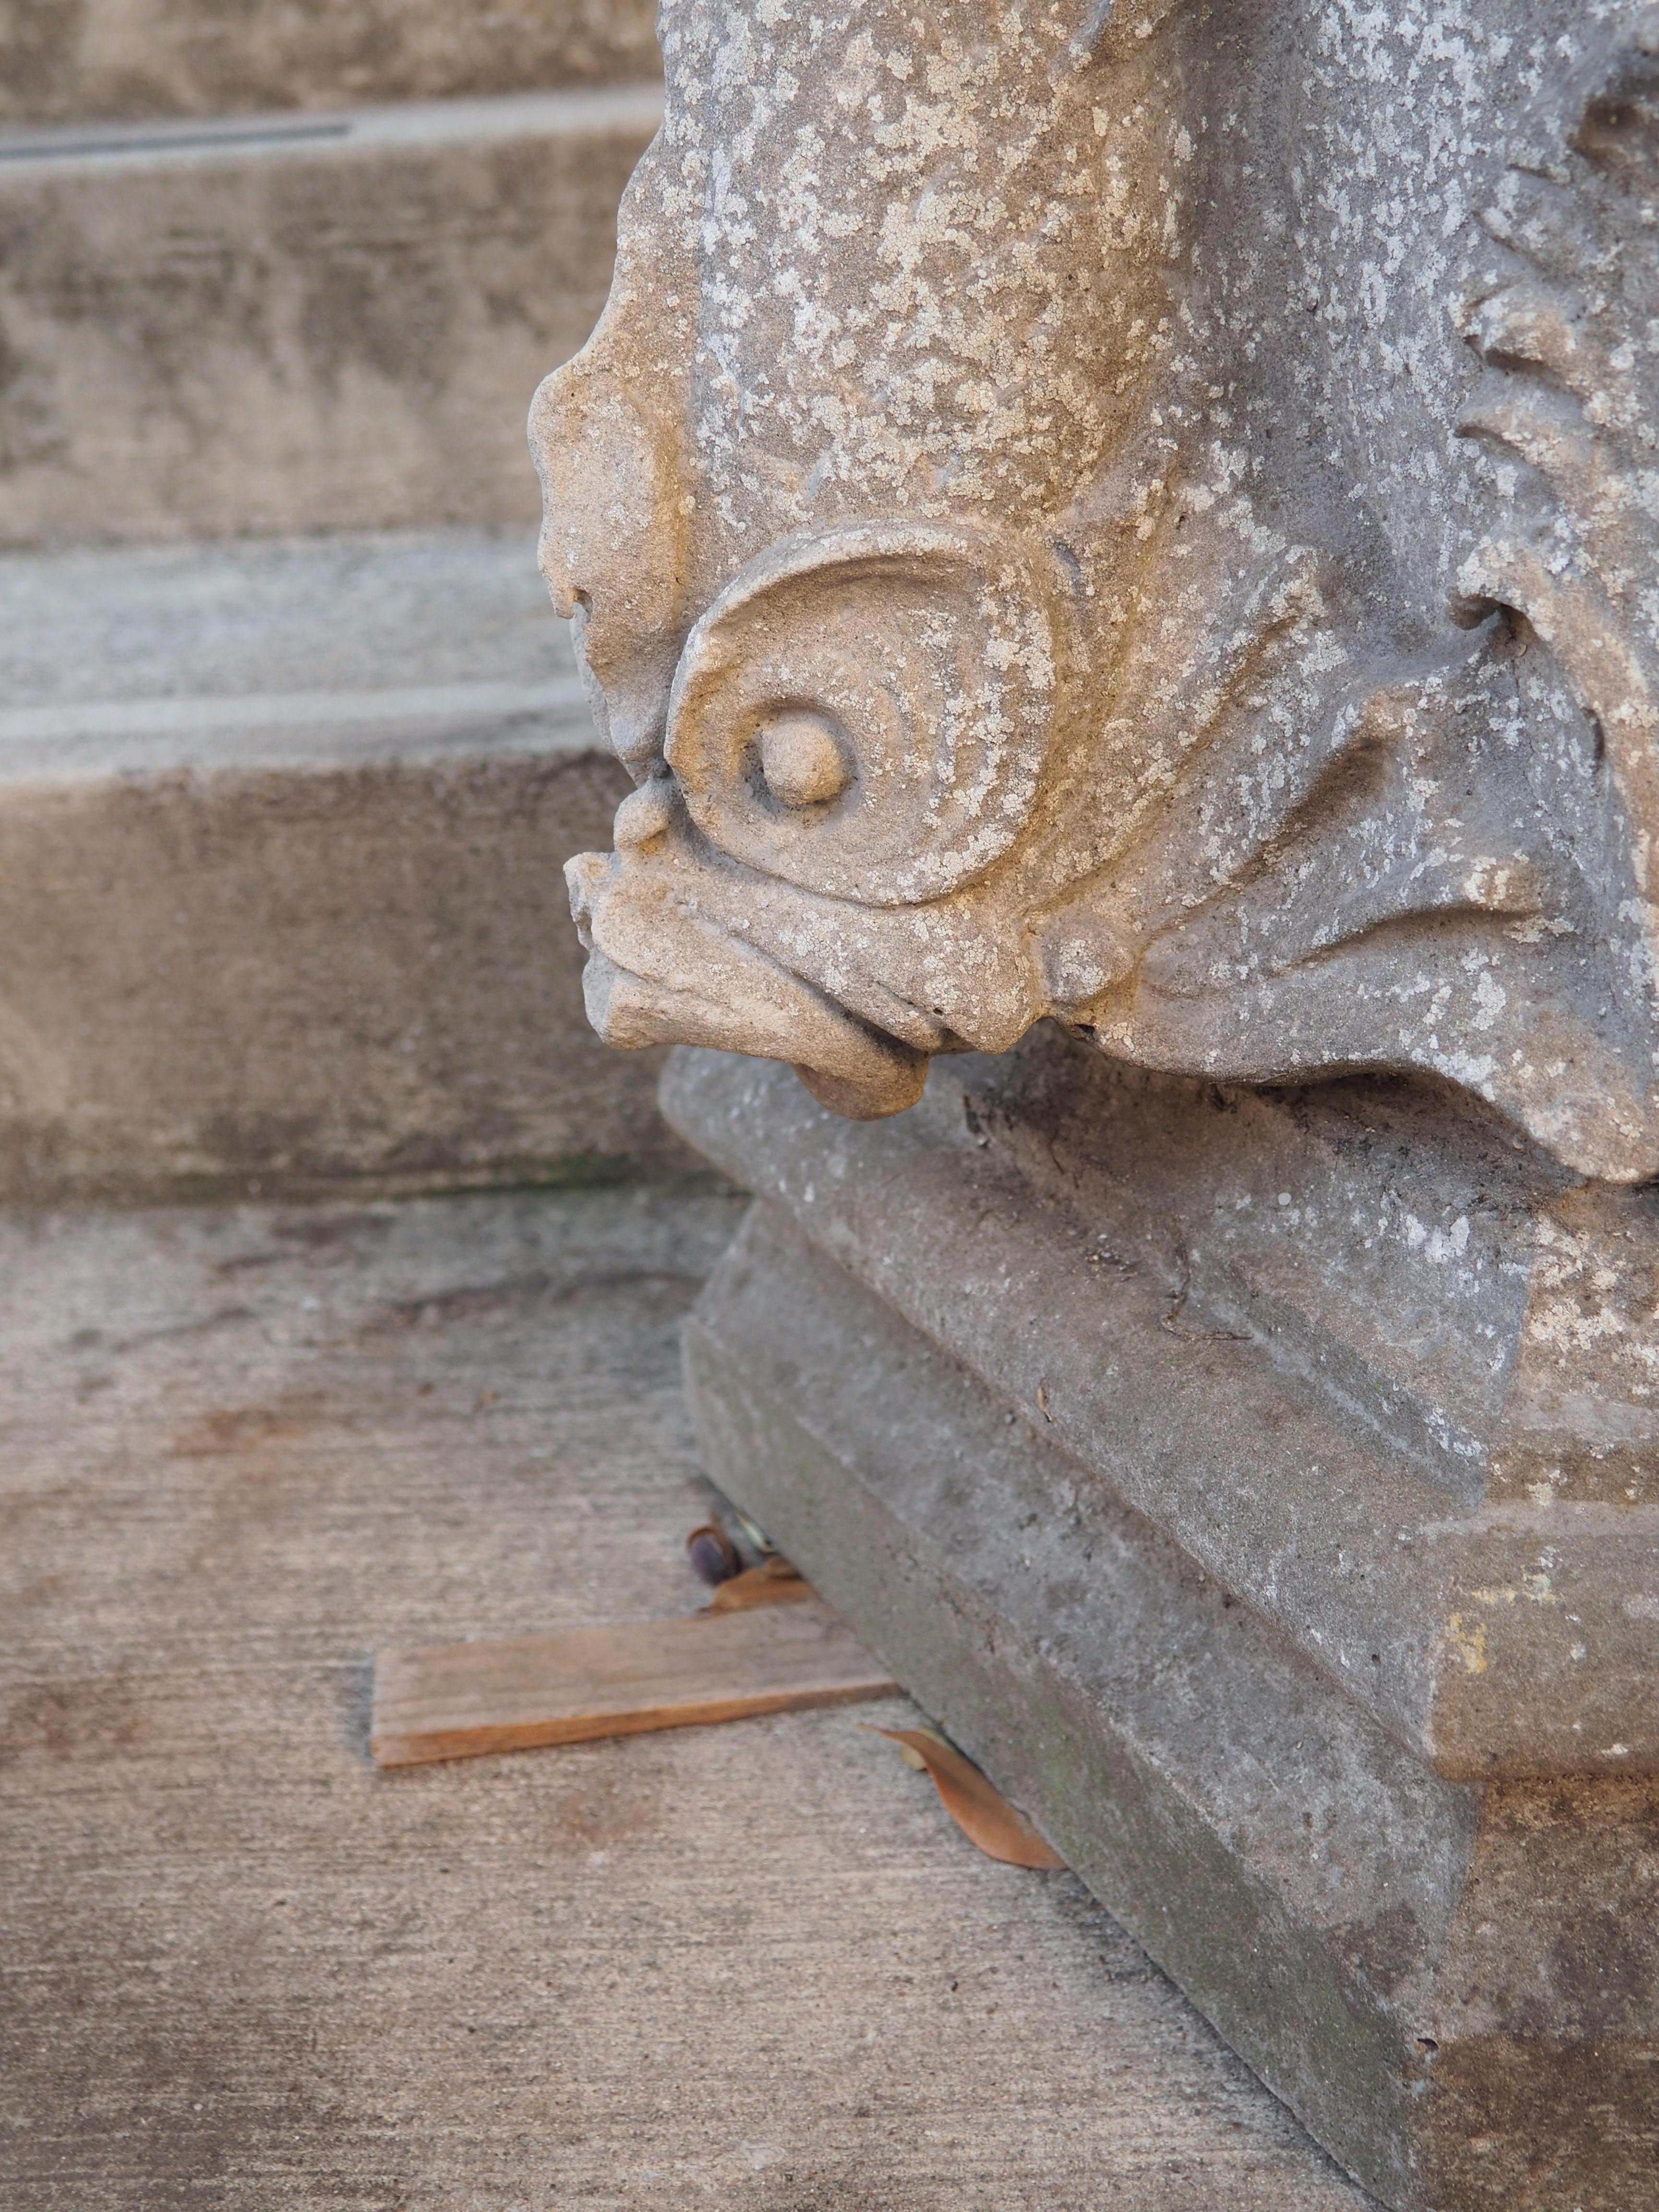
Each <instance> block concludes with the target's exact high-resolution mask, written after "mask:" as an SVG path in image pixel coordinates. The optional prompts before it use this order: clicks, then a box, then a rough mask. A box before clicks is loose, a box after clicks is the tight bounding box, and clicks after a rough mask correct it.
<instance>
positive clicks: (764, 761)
mask: <svg viewBox="0 0 1659 2212" xmlns="http://www.w3.org/2000/svg"><path fill="white" fill-rule="evenodd" d="M757 750H758V751H759V754H760V771H761V775H762V777H763V780H764V781H765V784H766V788H767V789H768V791H769V792H770V793H771V794H772V796H773V798H774V799H776V800H777V801H778V803H779V805H782V806H796V807H799V806H823V805H826V804H827V803H828V802H829V800H830V799H839V798H840V797H841V795H842V792H843V791H845V790H846V788H847V787H848V784H849V783H851V781H853V772H852V769H850V768H849V767H848V764H847V756H846V753H845V752H844V751H843V750H842V741H841V739H840V738H839V737H838V736H837V734H836V731H835V729H834V727H833V726H832V725H831V724H830V722H829V720H828V719H827V718H826V717H825V716H824V715H823V714H813V713H812V712H811V709H810V708H799V707H797V708H783V709H782V711H781V713H779V714H776V715H775V716H774V717H773V718H772V719H771V720H769V721H764V722H763V723H762V724H761V726H760V731H759V733H758V745H757Z"/></svg>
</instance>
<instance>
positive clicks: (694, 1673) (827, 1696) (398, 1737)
mask: <svg viewBox="0 0 1659 2212" xmlns="http://www.w3.org/2000/svg"><path fill="white" fill-rule="evenodd" d="M897 1688H898V1685H897V1683H896V1682H895V1681H894V1680H892V1679H891V1677H890V1675H889V1674H887V1673H886V1672H885V1670H884V1668H881V1667H879V1666H878V1665H877V1663H876V1662H875V1661H874V1660H873V1659H872V1658H871V1657H870V1656H869V1654H868V1653H867V1652H866V1650H863V1648H862V1647H861V1646H860V1644H858V1643H857V1642H856V1641H855V1639H854V1637H853V1636H852V1634H851V1632H849V1631H848V1629H847V1627H846V1626H844V1625H843V1624H842V1622H841V1621H840V1620H837V1619H836V1615H835V1614H834V1613H831V1612H830V1610H829V1607H828V1606H826V1605H825V1604H824V1603H823V1600H822V1599H820V1598H806V1599H804V1600H802V1601H799V1602H798V1603H795V1604H792V1605H770V1606H766V1607H762V1608H760V1609H758V1610H757V1611H752V1612H733V1613H708V1614H702V1615H698V1616H695V1617H693V1618H691V1619H690V1620H641V1621H632V1622H627V1623H623V1624H621V1625H617V1626H605V1627H602V1628H568V1629H563V1630H561V1631H559V1632H556V1633H554V1634H552V1635H548V1636H514V1637H508V1638H504V1639H501V1640H500V1641H489V1642H486V1641H483V1640H480V1641H478V1642H477V1643H472V1644H428V1645H426V1646H425V1647H423V1648H416V1649H415V1650H403V1651H382V1652H381V1653H380V1655H379V1656H378V1657H377V1659H376V1660H375V1662H374V1721H373V1725H372V1733H371V1735H370V1740H369V1741H370V1748H371V1750H372V1751H373V1753H374V1758H375V1760H376V1762H377V1763H378V1764H379V1765H381V1766H416V1765H422V1764H423V1763H425V1762H426V1761H428V1760H430V1759H467V1758H471V1757H473V1756H475V1755H476V1754H477V1753H480V1752H490V1751H528V1750H531V1749H533V1748H534V1747H537V1746H538V1745H542V1744H555V1743H582V1742H585V1741H588V1740H589V1739H591V1738H592V1737H594V1736H605V1735H634V1734H636V1733H638V1732H641V1731H643V1730H645V1729H669V1728H691V1727H697V1726H702V1725H704V1724H706V1723H709V1722H712V1721H730V1720H738V1719H740V1718H742V1717H744V1716H745V1715H747V1714H750V1713H780V1712H787V1711H791V1710H792V1709H793V1708H795V1707H798V1706H803V1705H841V1704H843V1703H846V1702H848V1701H850V1700H852V1699H858V1698H884V1697H889V1696H890V1695H891V1694H892V1693H893V1692H895V1691H896V1689H897Z"/></svg>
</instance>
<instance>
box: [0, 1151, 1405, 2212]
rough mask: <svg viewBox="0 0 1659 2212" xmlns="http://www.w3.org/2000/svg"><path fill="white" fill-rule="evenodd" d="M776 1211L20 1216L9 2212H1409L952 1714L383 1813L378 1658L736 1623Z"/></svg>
mask: <svg viewBox="0 0 1659 2212" xmlns="http://www.w3.org/2000/svg"><path fill="white" fill-rule="evenodd" d="M737 1211H738V1209H737V1208H736V1207H735V1206H732V1203H731V1202H730V1201H718V1200H708V1199H704V1200H690V1201H687V1200H665V1198H663V1197H662V1196H661V1195H659V1194H647V1193H642V1192H631V1193H605V1194H562V1195H557V1196H550V1195H548V1194H526V1193H514V1194H491V1195H489V1196H481V1197H471V1198H459V1199H448V1200H442V1201H417V1202H414V1203H410V1204H404V1205H399V1206H386V1205H378V1204H377V1205H374V1206H313V1207H306V1208H300V1209H293V1208H283V1207H271V1206H239V1207H234V1208H227V1209H220V1208H215V1207H195V1208H191V1209H186V1210H183V1211H176V1210H161V1211H157V1212H129V1213H126V1214H124V1215H120V1216H115V1217H110V1216H104V1217H100V1216H97V1215H88V1214H81V1215H77V1216H73V1217H65V1216H63V1215H55V1216H51V1217H46V1218H41V1217H39V1216H33V1217H29V1218H18V1217H16V1216H3V1215H0V1401H3V1405H4V1408H5V1421H6V1428H5V1439H6V1449H5V1453H4V1455H3V1461H0V1513H3V1516H4V1527H5V1541H4V1543H3V1545H0V1612H3V1614H4V1618H5V1622H6V1635H5V1638H4V1640H3V1649H0V1896H3V1899H4V1905H3V1911H0V1922H3V1927H4V1935H3V1939H0V1944H3V1964H4V1969H5V1976H6V1984H5V1986H6V1998H5V2002H4V2003H3V2004H0V2203H3V2205H4V2206H5V2208H6V2212H174V2208H178V2207H182V2206H185V2205H192V2204H193V2205H210V2206H212V2207H213V2208H214V2212H320V2208H323V2207H328V2208H330V2212H397V2208H400V2207H404V2208H408V2212H453V2208H458V2207H461V2206H466V2207H469V2208H471V2207H474V2206H479V2207H482V2206H485V2205H488V2206H489V2207H490V2208H492V2212H495V2208H500V2212H506V2208H507V2207H520V2208H523V2212H576V2208H581V2212H588V2208H593V2212H599V2208H601V2207H604V2208H611V2207H615V2208H617V2212H624V2208H625V2212H665V2208H668V2207H673V2208H675V2209H676V2212H678V2208H679V2207H680V2206H682V2205H686V2204H692V2205H695V2204H699V2203H704V2202H708V2203H718V2204H720V2205H722V2206H731V2207H734V2208H736V2212H779V2208H780V2207H781V2206H787V2207H788V2208H789V2212H803V2208H806V2207H811V2208H813V2212H817V2208H823V2212H853V2208H857V2212H961V2208H963V2207H968V2208H971V2212H1363V2208H1364V2199H1363V2198H1362V2197H1361V2195H1360V2192H1359V2191H1358V2190H1356V2189H1355V2188H1354V2187H1353V2186H1352V2185H1351V2184H1350V2183H1348V2182H1346V2181H1345V2180H1344V2179H1342V2178H1341V2177H1340V2175H1339V2174H1338V2173H1337V2172H1335V2171H1334V2168H1333V2167H1332V2166H1330V2164H1329V2162H1328V2160H1326V2159H1325V2158H1324V2157H1323V2155H1322V2154H1321V2153H1320V2152H1319V2151H1318V2150H1317V2149H1316V2148H1315V2147H1314V2146H1313V2145H1312V2144H1311V2143H1310V2142H1309V2141H1308V2139H1307V2137H1306V2136H1304V2134H1303V2132H1302V2130H1300V2129H1299V2128H1298V2127H1297V2124H1296V2123H1295V2121H1294V2120H1293V2119H1292V2118H1291V2116H1290V2114H1289V2113H1288V2112H1285V2108H1284V2107H1283V2106H1282V2105H1279V2104H1277V2103H1276V2102H1275V2101H1274V2100H1273V2099H1272V2098H1271V2097H1269V2096H1268V2095H1267V2093H1266V2092H1265V2091H1264V2090H1262V2089H1261V2087H1260V2086H1259V2085H1258V2084H1257V2083H1256V2082H1255V2081H1252V2080H1251V2079H1250V2077H1249V2074H1248V2072H1247V2071H1246V2069H1244V2068H1243V2066H1242V2065H1241V2064H1240V2063H1239V2062H1238V2061H1237V2059H1236V2058H1235V2057H1232V2056H1231V2053H1229V2052H1228V2051H1226V2050H1225V2048H1224V2047H1223V2046H1222V2045H1220V2043H1219V2042H1218V2039H1217V2038H1216V2037H1215V2035H1214V2034H1213V2033H1212V2031H1211V2030H1210V2029H1209V2028H1208V2027H1206V2024H1205V2023H1204V2021H1202V2020H1201V2019H1200V2017H1199V2016H1198V2015H1196V2014H1195V2013H1194V2011H1193V2009H1192V2008H1191V2007H1190V2006H1188V2004H1186V2003H1185V2002H1183V2001H1182V1998H1181V1996H1179V1994H1178V1993H1177V1992H1176V1990H1174V1989H1173V1988H1172V1987H1171V1986H1170V1984H1169V1982H1168V1981H1166V1980H1165V1978H1164V1976H1163V1975H1162V1974H1161V1973H1159V1972H1158V1969H1157V1968H1156V1967H1155V1966H1152V1964H1151V1963H1150V1962H1149V1961H1148V1960H1147V1959H1146V1955H1145V1954H1144V1953H1143V1952H1142V1951H1141V1950H1140V1949H1139V1947H1138V1946H1137V1945H1135V1943H1134V1942H1133V1941H1132V1940H1131V1939H1130V1938H1129V1937H1128V1936H1126V1935H1125V1934H1124V1933H1123V1931H1122V1929H1121V1928H1119V1927H1117V1926H1116V1925H1115V1924H1114V1923H1113V1922H1112V1921H1111V1920H1109V1918H1108V1917H1107V1916H1106V1914H1105V1913H1103V1911H1101V1910H1100V1909H1099V1907H1098V1906H1097V1905H1095V1904H1094V1903H1093V1902H1092V1901H1091V1899H1089V1897H1088V1896H1087V1894H1086V1893H1085V1891H1084V1890H1083V1888H1082V1886H1081V1885H1080V1884H1079V1883H1078V1882H1077V1881H1074V1880H1073V1878H1072V1877H1071V1876H1069V1875H1030V1874H1027V1873H1025V1872H1024V1871H1023V1870H1021V1869H1018V1868H1013V1867H1003V1866H997V1865H995V1864H994V1863H992V1862H991V1861H990V1860H988V1859H987V1858H984V1857H981V1855H980V1853H979V1852H977V1851H975V1850H973V1849H972V1847H971V1846H970V1845H969V1844H968V1843H967V1842H966V1841H965V1840H964V1839H963V1837H962V1836H961V1835H960V1834H959V1833H958V1832H957V1830H956V1829H955V1828H954V1827H953V1826H951V1822H950V1821H949V1820H948V1819H947V1818H946V1816H945V1814H944V1813H943V1812H942V1811H941V1809H940V1808H939V1803H938V1801H937V1798H936V1797H935V1796H934V1792H933V1785H932V1784H931V1783H929V1782H928V1781H927V1779H926V1778H924V1777H921V1776H920V1775H915V1774H911V1773H908V1772H907V1771H906V1770H905V1769H904V1768H903V1767H902V1765H900V1764H899V1762H898V1760H897V1759H896V1758H895V1757H894V1755H893V1753H892V1749H891V1747H890V1746H889V1745H887V1744H884V1743H883V1742H881V1741H879V1739H878V1738H877V1737H876V1736H874V1735H870V1734H868V1733H866V1730H865V1729H864V1728H863V1727H862V1726H861V1725H860V1720H861V1719H875V1720H886V1721H888V1722H890V1723H891V1724H896V1725H899V1726H902V1725H904V1724H905V1722H906V1719H907V1718H909V1719H912V1720H913V1719H914V1715H911V1714H909V1713H908V1708H906V1707H904V1706H903V1705H893V1706H890V1707H885V1708H883V1707H875V1708H866V1709H865V1710H864V1711H863V1713H862V1714H861V1715H860V1714H854V1713H805V1714H798V1715H789V1716H786V1717H780V1718H778V1719H776V1720H757V1721H747V1722H744V1723H738V1724H737V1725H735V1726H732V1727H730V1728H722V1729H686V1730H683V1731H681V1732H679V1733H678V1734H677V1735H658V1736H636V1737H634V1738H632V1739H629V1740H628V1741H621V1742H611V1743H599V1744H591V1745H582V1746H576V1747H572V1748H570V1749H568V1750H567V1751H563V1752H557V1753H530V1754H527V1755H521V1756H519V1757H514V1758H498V1759H471V1760H465V1761H462V1762H460V1763H459V1764H457V1765H453V1766H446V1767H428V1768H423V1769H418V1770H416V1771H411V1772H410V1773H407V1774H403V1775H398V1776H385V1775H379V1774H377V1773H376V1771H375V1770H374V1766H373V1765H372V1763H371V1761H370V1760H369V1759H368V1753H367V1737H368V1662H369V1658H370V1655H371V1654H372V1653H373V1651H374V1650H375V1649H376V1648H377V1646H382V1645H385V1644H400V1643H411V1642H422V1641H426V1640H430V1639H434V1638H441V1637H444V1636H447V1635H483V1636H489V1635H499V1634H501V1633H502V1632H515V1631H516V1632H532V1631H535V1630H538V1629H544V1628H549V1627H554V1626H578V1625H580V1624H584V1623H590V1622H596V1621H603V1620H624V1619H629V1618H634V1619H650V1618H653V1617H655V1618H660V1617H662V1616H664V1615H665V1614H673V1613H684V1612H689V1611H690V1609H691V1608H692V1607H695V1606H696V1604H697V1603H698V1601H699V1597H700V1594H701V1593H700V1586H699V1585H698V1584H697V1583H696V1582H695V1581H694V1580H693V1578H692V1577H691V1575H690V1572H689V1571H688V1570H687V1567H686V1565H685V1559H684V1551H683V1548H682V1546H683V1539H684V1534H685V1532H686V1530H687V1529H688V1528H690V1527H692V1526H693V1525H694V1524H695V1523H696V1522H697V1521H698V1520H700V1519H702V1518H703V1517H704V1516H705V1515H706V1513H707V1511H708V1502H709V1500H708V1488H707V1486H706V1484H705V1483H704V1482H703V1480H702V1477H701V1474H700V1473H699V1470H698V1467H697V1462H696V1451H695V1448H694V1446H693V1443H692V1439H691V1436H690V1430H689V1426H688V1424H687V1421H686V1418H685V1411H684V1402H683V1401H682V1398H681V1395H680V1390H679V1382H678V1328H679V1323H680V1321H681V1319H682V1317H683V1316H684V1312H685V1310H686V1307H687V1305H688V1304H689V1303H690V1299H691V1297H693V1295H694V1294H695V1291H696V1286H697V1285H698V1283H699V1281H700V1280H701V1279H702V1277H703V1275H704V1274H705V1273H706V1272H707V1270H708V1267H709V1266H710V1265H711V1264H712V1263H713V1261H714V1260H715V1258H716V1257H717V1256H718V1255H719V1253H720V1249H722V1247H723V1245H724V1243H725V1242H726V1238H727V1237H728V1235H729V1233H730V1231H731V1229H732V1226H733V1225H735V1221H736V1218H737Z"/></svg>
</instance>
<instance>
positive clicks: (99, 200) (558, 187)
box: [0, 85, 660, 546]
mask: <svg viewBox="0 0 1659 2212" xmlns="http://www.w3.org/2000/svg"><path fill="white" fill-rule="evenodd" d="M659 112H660V96H659V93H658V92H657V90H656V89H655V88H653V87H651V86H649V85H645V86H634V87H631V88H612V89H608V90H596V91H587V92H565V93H549V94H525V95H517V96H511V97H503V98H501V99H496V100H447V101H438V102H431V103H426V104H416V105H410V106H398V107H382V108H372V109H360V110H356V111H351V112H340V113H337V114H332V115H322V116H319V115H312V116H306V117H295V116H291V115H289V116H269V115H268V116H264V117H262V118H244V119H241V120H234V119H233V120H230V121H225V120H222V119H221V120H217V121H214V122H211V123H193V124H169V125H121V126H109V127H104V128H99V129H94V130H87V129H74V130H58V131H28V132H21V133H20V132H15V131H14V132H11V133H9V134H5V135H0V545H12V546H26V545H35V544H82V543H96V542H117V541H123V540H125V541H135V540H154V539H165V538H188V537H192V536H195V537H213V536H219V535H228V534H235V533H246V534H249V535H262V534H263V535H274V534H276V533H279V532H294V531H312V530H365V529H374V530H379V529H388V528H398V527H404V526H415V527H418V526H428V525H433V524H439V523H460V524H468V525H478V526H500V525H507V524H513V523H522V524H525V525H526V526H527V525H528V524H530V523H531V522H532V521H533V520H534V518H535V514H536V509H537V490H536V482H535V476H534V472H533V471H532V467H531V465H530V460H529V458H528V454H527V452H526V445H525V435H524V424H525V418H526V413H527V410H528V408H529V404H530V399H531V395H532V392H534V390H535V388H536V385H537V383H538V380H539V379H540V378H541V377H542V376H543V375H544V374H545V373H546V371H547V370H548V369H549V368H551V367H553V366H554V365H555V364H556V363H557V362H560V361H562V360H563V359H565V358H566V357H567V356H568V355H569V354H571V353H572V352H574V350H575V349H576V348H577V347H578V346H580V344H581V343H582V341H583V339H584V338H585V337H586V335H587V332H588V331H589V330H590V328H591V327H592V324H593V321H594V319H596V317H597V316H598V313H599V309H600V307H602V305H603V304H604V301H605V292H606V289H607V288H608V286H609V284H610V280H611V261H612V258H613V256H614V253H615V248H616V211H617V200H618V198H619V197H620V196H621V192H622V188H623V185H624V184H625V183H626V181H627V179H628V176H629V172H630V170H631V169H632V167H633V166H634V164H635V161H636V160H637V159H638V157H639V155H640V154H641V151H642V150H643V149H644V147H645V145H646V143H647V141H648V139H649V137H650V136H651V133H652V131H653V130H654V128H655V126H656V120H657V118H658V115H659Z"/></svg>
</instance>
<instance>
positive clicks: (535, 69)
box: [0, 0, 658, 123]
mask: <svg viewBox="0 0 1659 2212" xmlns="http://www.w3.org/2000/svg"><path fill="white" fill-rule="evenodd" d="M652 16H653V10H652V9H651V7H650V6H649V4H647V0H473V4H471V5H465V4H461V0H353V4H352V5H350V6H349V7H340V6H331V7H317V6H315V5H312V6H299V7H294V6H289V7H276V8H272V7H252V6H247V7H226V6H225V5H224V0H80V4H78V5H74V6H70V5H67V4H54V0H44V4H43V3H42V0H10V4H8V5H6V6H4V7H0V123H58V122H64V123H86V122H90V121H94V120H100V121H108V122H115V121H121V120H126V119H131V118H146V119H147V118H151V117H155V116H165V115H228V114H234V113H237V112H246V111H249V110H255V109H259V108H270V107H275V108H281V107H337V106H349V105H350V104H351V103H352V102H354V101H359V102H361V101H368V100H443V99H452V98H456V97H460V96H465V95H472V96H477V95H481V94H492V93H501V92H523V91H531V90H534V91H546V90H550V89H552V88H556V87H560V86H568V85H582V84H609V83H623V82H629V81H632V80H635V79H639V78H644V77H649V76H652V75H653V72H654V71H655V70H656V69H657V66H658V57H657V45H656V40H655V37H654V36H653V29H652Z"/></svg>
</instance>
